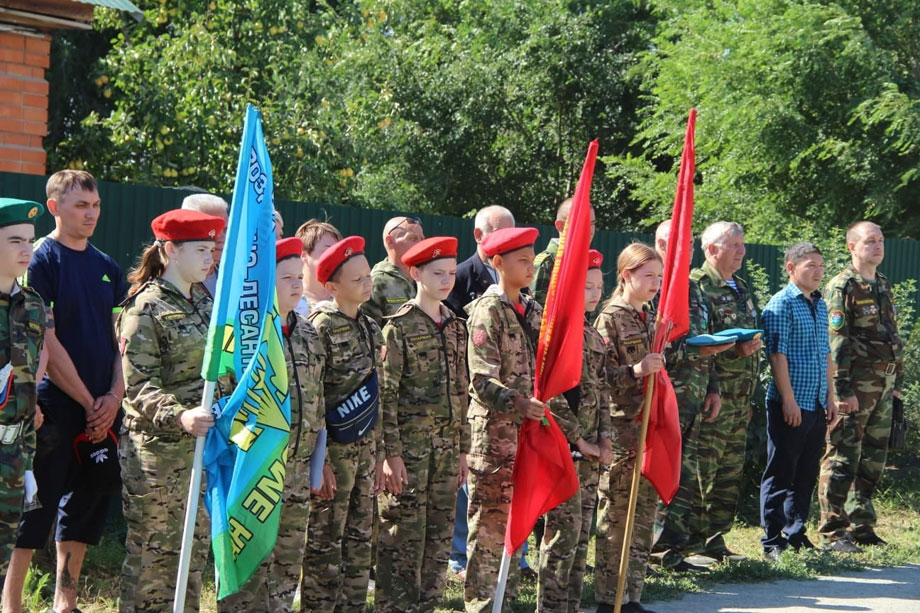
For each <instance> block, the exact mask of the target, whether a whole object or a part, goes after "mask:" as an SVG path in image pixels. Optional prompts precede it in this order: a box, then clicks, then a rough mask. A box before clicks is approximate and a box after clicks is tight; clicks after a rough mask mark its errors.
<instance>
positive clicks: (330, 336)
mask: <svg viewBox="0 0 920 613" xmlns="http://www.w3.org/2000/svg"><path fill="white" fill-rule="evenodd" d="M307 319H308V320H309V322H310V323H311V324H313V327H314V328H316V332H317V333H318V334H319V337H320V340H321V341H322V343H323V349H324V351H325V352H326V367H325V370H324V371H323V400H324V402H325V404H326V407H325V410H324V411H323V414H324V415H325V412H326V411H328V410H329V409H332V408H334V407H336V406H338V405H339V404H340V403H341V402H342V401H343V400H345V398H347V397H348V396H349V395H350V394H351V393H352V392H354V391H355V390H356V389H358V387H359V386H360V385H361V383H362V382H363V381H364V380H365V379H367V377H368V376H370V374H371V372H372V371H373V370H374V369H377V372H378V377H379V381H382V380H383V377H382V375H381V374H380V371H381V368H380V363H381V362H380V353H381V349H382V348H383V336H382V335H381V333H380V327H379V326H378V325H377V324H376V322H374V320H373V319H371V318H370V317H368V316H367V315H365V314H364V313H362V312H360V311H358V317H357V318H352V317H349V316H348V315H346V314H345V313H343V312H342V311H340V310H339V308H338V307H337V306H336V305H335V302H333V301H331V300H327V301H324V302H320V303H318V304H316V306H314V307H313V310H312V311H310V316H309V317H308V318H307ZM378 383H379V382H378ZM381 432H382V430H381V420H380V417H379V415H378V418H377V424H376V425H375V426H374V432H373V436H374V438H375V439H376V440H377V441H378V443H379V444H378V445H377V459H378V460H379V461H381V462H382V461H383V444H382V441H380V438H381ZM331 444H336V443H334V442H331Z"/></svg>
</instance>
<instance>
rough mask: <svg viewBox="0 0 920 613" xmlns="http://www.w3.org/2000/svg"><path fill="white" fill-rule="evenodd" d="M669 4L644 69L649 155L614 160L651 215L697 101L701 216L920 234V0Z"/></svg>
mask: <svg viewBox="0 0 920 613" xmlns="http://www.w3.org/2000/svg"><path fill="white" fill-rule="evenodd" d="M879 4H881V5H883V7H882V8H883V10H882V11H880V12H879V13H878V14H876V13H875V12H874V11H875V8H876V6H877V5H879ZM656 10H657V12H658V15H659V18H660V29H659V31H658V33H657V35H656V36H655V39H654V45H653V46H652V48H651V49H650V50H649V51H647V52H646V53H645V54H643V58H642V62H641V64H640V66H639V68H638V70H639V72H641V73H642V78H643V84H644V85H643V91H644V98H645V101H646V102H647V104H646V105H645V106H644V107H643V108H642V110H641V111H640V117H641V128H640V131H639V135H638V140H639V143H640V145H641V148H642V149H643V151H644V152H643V153H642V154H641V155H639V156H631V155H621V156H615V157H613V158H610V159H608V162H609V163H610V164H611V165H612V167H611V169H610V174H611V175H612V176H613V177H615V178H617V179H619V180H621V181H623V183H624V184H626V185H628V188H629V191H630V193H631V195H632V196H633V197H634V198H636V199H637V200H638V201H639V202H641V203H642V205H643V206H644V208H645V210H646V211H647V214H648V216H649V217H652V218H655V217H657V218H660V217H662V216H663V215H664V211H665V209H666V208H667V207H668V206H669V205H668V202H669V198H670V194H673V183H674V177H673V175H674V168H675V167H674V160H675V159H676V158H677V156H678V155H679V152H680V146H681V142H680V139H681V135H682V133H683V125H684V121H685V117H686V113H687V111H688V109H689V108H690V107H696V108H697V109H698V110H699V119H698V122H697V126H698V127H697V154H698V158H699V160H698V169H699V173H698V177H697V181H698V183H699V185H698V188H697V202H698V212H699V214H698V215H697V219H698V223H699V224H700V225H701V226H702V225H705V224H706V223H708V222H711V221H715V220H716V219H732V220H738V221H742V222H744V223H745V225H746V227H747V230H748V234H749V237H750V238H751V239H752V240H760V241H768V242H770V241H781V240H784V239H786V238H794V237H795V236H794V234H795V227H796V224H797V223H800V222H802V221H808V222H810V223H811V224H813V225H814V227H815V228H816V229H817V230H818V231H819V232H824V231H826V230H827V229H829V228H831V227H833V226H841V225H842V226H845V225H847V224H848V223H850V222H852V221H855V220H858V219H862V218H870V219H874V220H876V221H877V222H879V223H880V224H882V225H883V226H884V227H886V229H888V230H890V231H891V234H893V235H900V236H912V235H916V234H917V233H918V232H920V220H918V219H917V217H916V215H913V214H912V213H914V212H915V211H916V196H917V190H918V186H920V183H918V176H917V172H918V170H917V169H918V167H920V148H918V145H920V131H918V129H917V128H918V127H920V107H918V104H920V103H918V99H920V91H918V83H920V80H918V78H917V76H918V65H920V44H918V43H920V35H918V32H917V30H916V25H915V24H916V22H917V21H916V20H917V17H918V16H920V9H918V7H917V6H916V4H915V3H911V2H908V1H907V0H900V1H898V0H885V2H882V3H876V2H871V3H870V2H858V1H856V2H848V3H847V2H844V3H842V4H841V3H831V2H807V1H805V2H803V1H791V0H758V1H753V0H736V1H731V2H729V1H719V0H716V1H707V2H702V1H695V2H689V3H688V2H685V1H684V2H673V1H671V0H661V1H659V2H656ZM895 16H896V17H897V19H894V20H893V21H892V22H889V21H887V19H888V18H889V17H895ZM890 23H895V24H897V27H896V28H889V24H890ZM790 222H794V223H790Z"/></svg>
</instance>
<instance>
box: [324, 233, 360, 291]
mask: <svg viewBox="0 0 920 613" xmlns="http://www.w3.org/2000/svg"><path fill="white" fill-rule="evenodd" d="M356 255H364V239H363V238H361V237H360V236H346V237H345V238H343V239H342V240H340V241H339V242H337V243H336V244H334V245H333V246H332V247H329V249H326V251H325V253H323V255H321V256H320V258H319V262H317V263H316V280H317V281H319V282H320V283H325V282H326V281H328V280H329V277H331V276H332V275H334V274H335V271H337V270H338V269H339V267H340V266H341V265H342V264H344V263H345V262H347V261H348V260H350V259H351V258H353V257H354V256H356Z"/></svg>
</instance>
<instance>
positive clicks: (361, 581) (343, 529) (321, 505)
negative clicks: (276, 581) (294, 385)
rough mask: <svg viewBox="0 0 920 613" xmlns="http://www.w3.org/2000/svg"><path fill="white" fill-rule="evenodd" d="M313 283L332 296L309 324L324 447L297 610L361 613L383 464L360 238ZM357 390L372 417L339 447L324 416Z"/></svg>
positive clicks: (334, 253)
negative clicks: (319, 363)
mask: <svg viewBox="0 0 920 613" xmlns="http://www.w3.org/2000/svg"><path fill="white" fill-rule="evenodd" d="M316 277H317V280H319V281H320V282H321V283H323V284H324V285H325V287H326V289H327V290H328V291H329V293H330V294H332V297H333V298H332V300H331V301H329V302H321V303H319V304H317V305H316V306H315V307H314V309H313V310H312V311H311V312H310V316H309V318H308V319H309V321H310V323H312V324H313V326H314V327H315V328H316V331H317V332H318V333H319V336H320V338H321V339H322V343H323V348H324V351H325V353H326V367H325V370H324V374H323V395H324V400H325V405H326V416H327V418H326V428H327V432H329V448H328V459H327V466H326V467H325V469H324V474H323V487H322V489H321V490H320V492H319V493H317V494H316V495H314V496H313V498H312V501H311V504H312V509H311V510H310V525H309V527H308V530H307V552H306V555H305V556H304V563H303V580H302V582H301V589H300V605H301V610H302V611H311V612H313V611H330V612H331V611H343V612H348V613H351V612H352V611H363V610H364V607H365V603H366V600H367V587H368V581H369V579H370V568H371V564H372V558H371V538H372V535H373V523H374V521H373V520H374V495H375V494H376V493H378V492H379V491H380V490H381V489H382V487H381V483H382V471H381V465H382V463H383V446H382V444H380V445H378V444H377V438H378V437H379V435H380V424H379V423H377V421H376V413H377V409H376V407H374V404H373V403H374V402H375V400H374V399H373V398H376V395H377V391H376V385H377V383H376V376H375V373H376V371H377V369H378V368H379V364H380V359H379V354H380V348H381V346H382V344H383V337H382V336H381V334H380V328H379V327H377V324H376V323H374V321H373V320H372V319H370V318H369V317H367V316H366V315H364V314H363V313H361V312H360V311H359V307H360V305H361V304H362V303H363V302H365V301H366V300H367V299H368V298H369V297H370V295H371V274H370V266H368V264H367V259H366V258H365V257H364V239H363V238H361V237H359V236H349V237H347V238H345V239H343V240H341V241H339V242H338V243H336V244H335V245H333V246H331V247H330V248H329V249H328V250H327V251H326V252H325V253H324V254H323V255H322V257H321V258H320V260H319V262H318V265H317V271H316ZM370 387H373V388H374V389H373V390H370V389H369V388H370ZM362 390H366V391H368V392H369V393H368V395H367V396H362V397H371V398H372V400H371V402H370V404H369V405H368V408H369V409H370V408H372V409H373V411H372V415H373V417H372V418H371V420H370V421H367V422H366V423H364V424H362V425H361V426H360V427H359V428H358V429H357V433H356V437H353V438H354V440H352V442H338V441H336V440H335V435H334V432H333V427H332V425H331V424H330V421H329V420H330V415H331V414H334V413H333V412H336V411H339V409H343V407H345V405H346V404H347V403H349V402H350V401H351V399H352V398H354V397H355V396H357V395H360V393H361V392H362ZM343 410H344V409H343ZM373 424H375V425H373Z"/></svg>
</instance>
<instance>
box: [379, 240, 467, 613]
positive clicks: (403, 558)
mask: <svg viewBox="0 0 920 613" xmlns="http://www.w3.org/2000/svg"><path fill="white" fill-rule="evenodd" d="M402 261H403V263H404V264H405V265H406V266H408V267H409V276H410V277H411V278H412V279H413V280H415V281H416V282H417V285H418V292H417V294H416V296H415V298H412V299H410V300H409V301H408V302H407V303H406V304H404V305H403V306H402V307H400V308H399V309H398V310H397V311H396V313H395V314H394V315H393V316H392V317H390V318H388V321H387V324H386V326H385V327H384V329H383V338H384V343H385V345H384V361H383V385H382V386H381V418H382V419H383V441H384V448H385V450H386V461H385V462H384V465H383V472H384V477H385V479H386V489H387V491H386V492H385V493H382V494H380V495H379V496H378V498H377V500H378V505H379V509H380V521H379V524H378V525H379V528H380V533H379V537H378V543H377V590H376V594H375V598H374V604H375V606H376V609H377V611H378V612H380V613H390V612H395V611H413V612H415V613H423V612H430V611H434V608H435V606H436V605H437V603H438V601H439V600H440V598H441V594H442V592H443V591H444V580H445V577H446V575H445V573H444V568H445V567H446V566H447V561H448V557H449V555H450V542H451V536H452V535H453V528H454V509H455V507H456V503H457V490H458V488H459V487H460V486H461V484H463V483H466V450H467V449H469V445H470V440H469V439H470V433H469V424H468V423H467V421H466V410H467V404H468V402H469V376H468V375H467V367H466V350H467V347H466V345H467V333H466V324H465V322H464V321H463V320H461V319H458V318H457V317H455V316H454V314H453V312H452V311H451V310H450V309H448V308H447V307H446V306H444V305H443V304H442V303H441V301H442V300H444V299H445V298H447V296H448V294H450V291H451V289H453V286H454V276H455V274H456V270H457V239H456V238H453V237H434V238H429V239H427V240H424V241H422V242H420V243H417V244H416V245H414V246H413V247H411V248H410V249H409V250H408V251H407V252H406V253H405V254H404V255H403V258H402Z"/></svg>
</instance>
